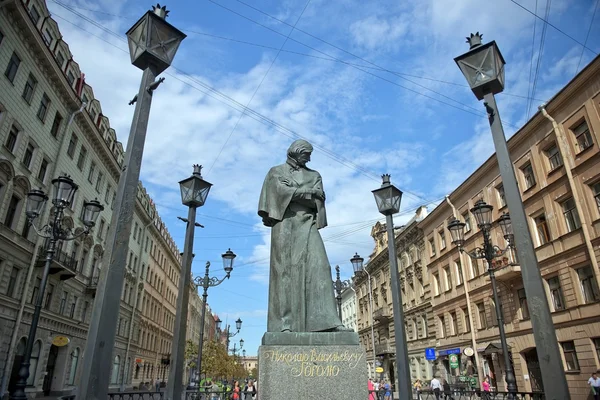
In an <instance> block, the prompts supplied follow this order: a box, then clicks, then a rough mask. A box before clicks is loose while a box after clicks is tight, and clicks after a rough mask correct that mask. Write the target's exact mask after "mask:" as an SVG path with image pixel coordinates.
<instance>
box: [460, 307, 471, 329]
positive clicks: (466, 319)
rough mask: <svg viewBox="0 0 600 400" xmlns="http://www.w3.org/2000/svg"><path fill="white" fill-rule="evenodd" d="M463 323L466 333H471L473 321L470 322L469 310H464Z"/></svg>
mask: <svg viewBox="0 0 600 400" xmlns="http://www.w3.org/2000/svg"><path fill="white" fill-rule="evenodd" d="M462 312H463V322H464V327H465V333H466V332H471V321H469V310H468V309H467V308H463V310H462Z"/></svg>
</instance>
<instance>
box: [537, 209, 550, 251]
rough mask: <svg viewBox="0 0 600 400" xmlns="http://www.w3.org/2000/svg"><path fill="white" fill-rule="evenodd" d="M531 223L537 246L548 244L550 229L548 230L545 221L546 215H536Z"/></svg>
mask: <svg viewBox="0 0 600 400" xmlns="http://www.w3.org/2000/svg"><path fill="white" fill-rule="evenodd" d="M533 221H534V222H535V229H536V232H537V237H538V243H539V245H540V246H542V245H544V244H546V243H548V242H549V241H550V229H549V228H548V222H547V221H546V214H540V215H538V216H537V217H535V218H534V219H533Z"/></svg>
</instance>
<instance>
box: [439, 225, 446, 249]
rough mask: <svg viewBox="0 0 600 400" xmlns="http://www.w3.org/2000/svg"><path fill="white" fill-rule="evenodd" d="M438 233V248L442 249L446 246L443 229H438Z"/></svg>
mask: <svg viewBox="0 0 600 400" xmlns="http://www.w3.org/2000/svg"><path fill="white" fill-rule="evenodd" d="M438 235H439V236H440V249H441V250H444V249H445V248H446V236H444V230H443V229H442V230H441V231H439V232H438Z"/></svg>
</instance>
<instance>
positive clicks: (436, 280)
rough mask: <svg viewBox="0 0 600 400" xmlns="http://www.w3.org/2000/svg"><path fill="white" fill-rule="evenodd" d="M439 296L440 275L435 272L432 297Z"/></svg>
mask: <svg viewBox="0 0 600 400" xmlns="http://www.w3.org/2000/svg"><path fill="white" fill-rule="evenodd" d="M439 294H440V275H439V274H438V273H437V272H436V273H435V274H433V295H434V296H437V295H439Z"/></svg>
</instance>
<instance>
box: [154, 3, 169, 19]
mask: <svg viewBox="0 0 600 400" xmlns="http://www.w3.org/2000/svg"><path fill="white" fill-rule="evenodd" d="M152 12H153V13H154V14H156V15H158V16H159V17H160V18H162V19H166V18H167V17H168V16H169V10H167V6H162V7H161V6H160V3H156V5H155V6H152Z"/></svg>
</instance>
